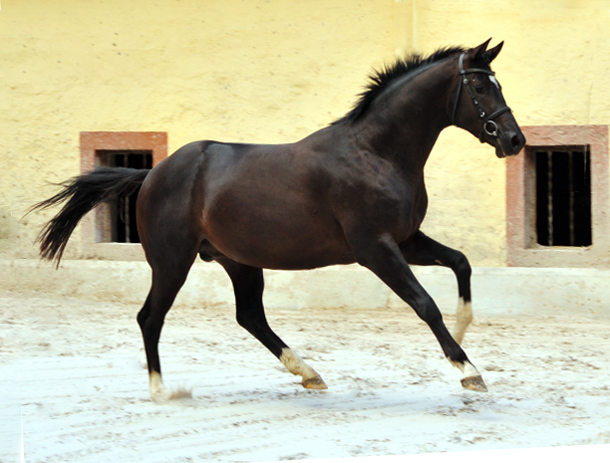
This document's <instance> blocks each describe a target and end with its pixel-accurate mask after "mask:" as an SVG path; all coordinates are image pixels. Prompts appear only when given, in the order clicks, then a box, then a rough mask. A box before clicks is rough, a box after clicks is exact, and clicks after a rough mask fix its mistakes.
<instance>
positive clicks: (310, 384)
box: [301, 376, 328, 390]
mask: <svg viewBox="0 0 610 463" xmlns="http://www.w3.org/2000/svg"><path fill="white" fill-rule="evenodd" d="M301 384H302V385H303V387H304V388H305V389H320V390H323V389H328V386H327V385H326V383H325V382H324V381H323V380H322V378H320V377H319V376H314V377H313V378H309V379H304V380H303V381H302V382H301Z"/></svg>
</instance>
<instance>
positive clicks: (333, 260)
mask: <svg viewBox="0 0 610 463" xmlns="http://www.w3.org/2000/svg"><path fill="white" fill-rule="evenodd" d="M223 216H224V214H220V215H217V216H216V217H215V216H214V214H212V215H211V216H208V218H207V220H206V221H205V224H206V225H205V229H206V239H207V240H208V241H209V242H210V243H211V244H212V245H213V246H214V247H215V248H216V249H217V250H218V251H220V252H221V253H222V254H223V255H225V256H227V257H229V258H230V259H232V260H234V261H236V262H239V263H242V264H246V265H250V266H252V267H259V268H268V269H277V270H305V269H312V268H318V267H325V266H328V265H337V264H348V263H352V262H354V257H353V255H352V253H351V251H350V249H349V246H348V245H347V242H346V240H345V237H344V235H343V232H342V230H341V228H340V226H339V224H338V223H336V222H335V221H333V220H327V219H324V218H321V217H316V214H315V213H312V214H302V213H301V214H295V213H290V212H288V211H284V214H273V216H272V217H270V216H265V215H264V214H256V213H241V214H239V213H235V214H231V216H232V217H231V219H230V220H227V219H226V218H223Z"/></svg>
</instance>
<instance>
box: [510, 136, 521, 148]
mask: <svg viewBox="0 0 610 463" xmlns="http://www.w3.org/2000/svg"><path fill="white" fill-rule="evenodd" d="M510 144H511V145H512V146H513V148H518V147H519V146H520V145H521V138H520V137H519V135H513V137H512V138H511V139H510Z"/></svg>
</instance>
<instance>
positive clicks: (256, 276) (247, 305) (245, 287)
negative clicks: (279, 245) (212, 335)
mask: <svg viewBox="0 0 610 463" xmlns="http://www.w3.org/2000/svg"><path fill="white" fill-rule="evenodd" d="M218 262H219V263H220V264H221V265H222V266H223V267H224V268H225V270H226V271H227V273H228V274H229V277H230V278H231V282H232V283H233V289H234V291H235V305H236V309H237V322H238V323H239V324H240V325H241V326H242V327H243V328H245V329H246V330H247V331H248V332H249V333H250V334H252V335H253V336H254V337H255V338H256V339H258V340H259V341H260V342H261V343H262V344H263V345H264V346H265V347H266V348H267V349H269V350H270V351H271V353H272V354H273V355H275V356H276V357H277V358H278V359H279V360H280V361H281V362H282V363H283V364H284V365H285V366H286V368H288V370H289V371H290V372H291V373H292V374H294V375H299V376H301V377H302V378H303V380H302V382H301V384H302V385H303V387H305V388H307V389H326V388H327V386H326V384H325V383H324V381H323V380H322V378H321V377H320V375H319V374H318V373H316V372H315V371H314V369H313V368H311V367H310V366H309V365H307V364H306V363H305V362H304V361H303V359H302V358H301V357H299V356H298V355H297V354H296V353H295V352H293V351H292V350H291V349H290V348H289V347H288V346H287V345H286V344H285V343H284V342H283V341H282V340H281V339H280V338H279V337H278V336H277V335H276V334H275V333H274V332H273V330H272V329H271V328H270V327H269V324H268V323H267V318H266V317H265V309H264V307H263V289H264V281H263V271H262V269H260V268H254V267H249V266H247V265H242V264H238V263H236V262H234V261H231V260H229V259H218Z"/></svg>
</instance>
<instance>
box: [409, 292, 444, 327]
mask: <svg viewBox="0 0 610 463" xmlns="http://www.w3.org/2000/svg"><path fill="white" fill-rule="evenodd" d="M414 303H415V307H413V309H414V310H415V311H416V312H417V314H418V315H419V318H421V319H422V320H423V321H425V322H426V323H427V324H428V325H429V326H436V325H439V324H442V323H443V315H442V314H441V311H440V310H439V308H438V306H437V305H436V303H435V302H434V300H433V299H432V298H431V297H430V296H427V297H421V298H417V299H415V301H414Z"/></svg>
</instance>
